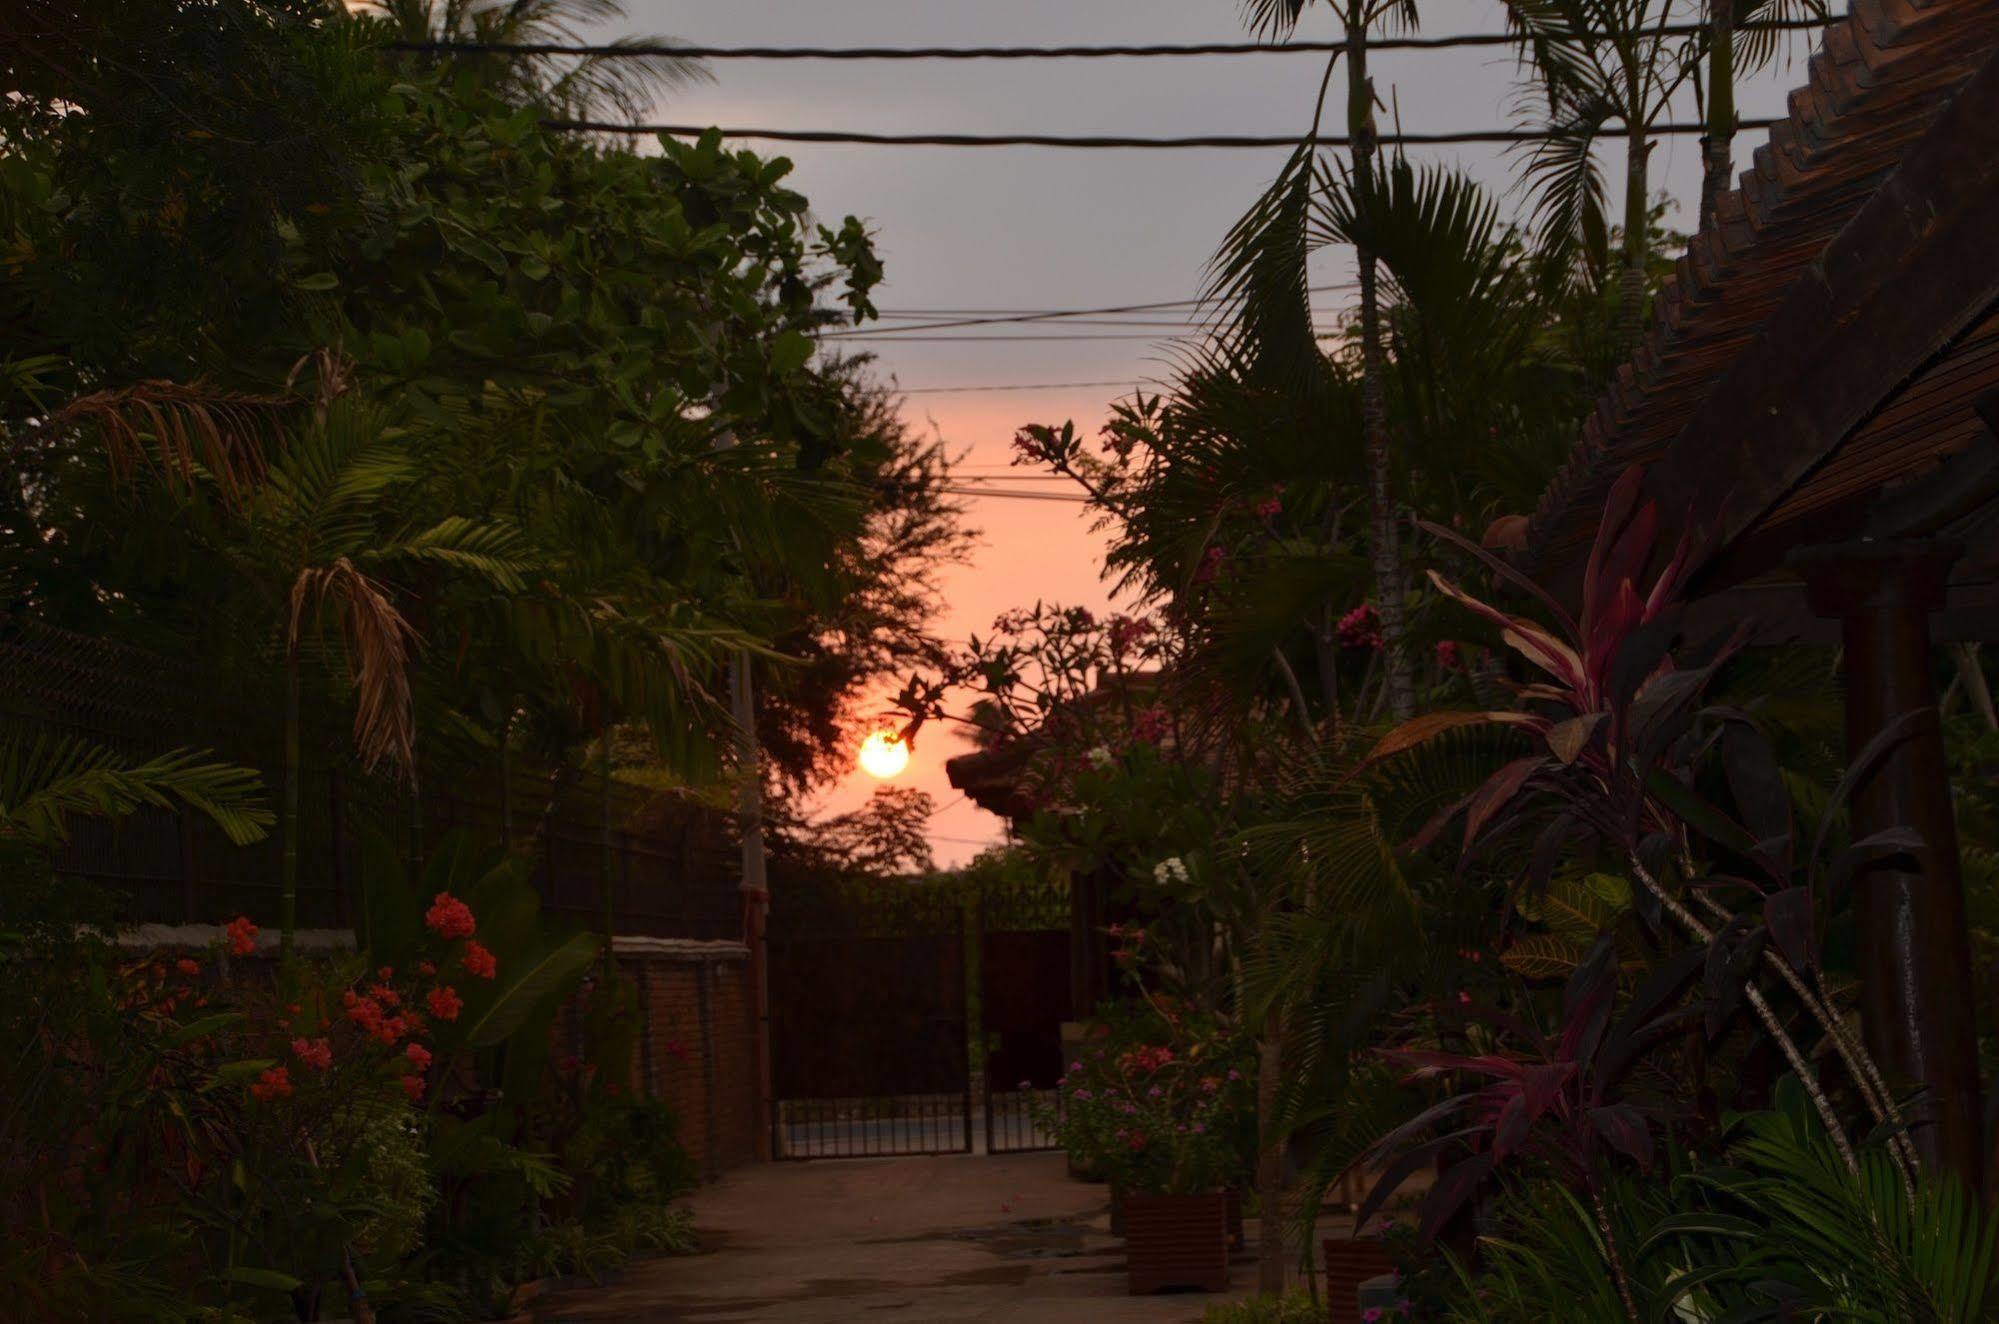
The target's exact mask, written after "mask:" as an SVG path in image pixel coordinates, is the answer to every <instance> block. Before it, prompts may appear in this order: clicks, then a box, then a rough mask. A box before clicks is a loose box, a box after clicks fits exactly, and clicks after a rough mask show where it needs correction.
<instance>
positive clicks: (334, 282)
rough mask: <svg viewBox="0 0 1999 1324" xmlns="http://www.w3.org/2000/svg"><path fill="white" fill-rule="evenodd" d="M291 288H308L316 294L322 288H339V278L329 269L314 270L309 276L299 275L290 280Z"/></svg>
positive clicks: (322, 289)
mask: <svg viewBox="0 0 1999 1324" xmlns="http://www.w3.org/2000/svg"><path fill="white" fill-rule="evenodd" d="M292 288H293V289H299V290H310V291H312V292H313V293H315V294H317V293H319V292H321V291H324V290H335V289H339V288H340V278H339V277H338V276H336V275H334V274H333V273H332V272H330V271H315V272H313V273H312V274H311V275H310V276H300V277H299V278H298V279H296V280H294V281H293V282H292Z"/></svg>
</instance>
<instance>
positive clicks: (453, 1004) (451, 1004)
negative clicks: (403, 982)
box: [423, 984, 465, 1021]
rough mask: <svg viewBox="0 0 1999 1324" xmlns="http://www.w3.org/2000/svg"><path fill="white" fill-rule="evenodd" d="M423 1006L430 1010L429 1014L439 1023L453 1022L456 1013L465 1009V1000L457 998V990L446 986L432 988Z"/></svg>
mask: <svg viewBox="0 0 1999 1324" xmlns="http://www.w3.org/2000/svg"><path fill="white" fill-rule="evenodd" d="M423 1005H424V1006H426V1007H429V1008H430V1014H431V1015H433V1016H435V1017H437V1019H439V1020H441V1021H455V1020H457V1019H458V1013H459V1012H461V1011H463V1010H464V1009H465V999H463V998H461V997H459V996H458V990H457V989H455V988H453V987H451V985H449V984H446V985H444V986H443V987H441V988H434V989H432V990H430V992H429V993H428V994H426V995H425V997H424V1000H423Z"/></svg>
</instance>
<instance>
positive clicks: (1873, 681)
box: [1791, 540, 1985, 1191]
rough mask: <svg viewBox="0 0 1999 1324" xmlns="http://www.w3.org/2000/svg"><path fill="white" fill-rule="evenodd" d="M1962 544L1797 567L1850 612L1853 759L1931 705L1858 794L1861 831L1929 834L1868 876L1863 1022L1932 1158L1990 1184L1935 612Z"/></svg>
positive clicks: (1878, 550)
mask: <svg viewBox="0 0 1999 1324" xmlns="http://www.w3.org/2000/svg"><path fill="white" fill-rule="evenodd" d="M1961 550H1962V549H1961V548H1960V547H1959V546H1958V545H1957V544H1955V543H1950V542H1944V541H1922V542H1913V541H1912V542H1901V541H1885V540H1884V541H1871V542H1859V543H1844V544H1839V545H1835V546H1826V547H1811V548H1805V549H1802V550H1800V551H1798V552H1796V553H1794V554H1793V555H1792V557H1791V564H1792V565H1793V567H1794V568H1796V569H1797V570H1798V571H1799V573H1801V574H1802V575H1803V576H1804V578H1805V582H1806V585H1807V587H1808V589H1809V591H1810V598H1811V605H1812V609H1813V610H1814V611H1816V612H1818V613H1819V614H1820V615H1822V616H1827V617H1832V618H1836V619H1837V620H1838V621H1839V622H1840V626H1841V634H1842V638H1843V641H1844V646H1845V671H1846V746H1847V753H1848V756H1849V757H1851V756H1853V755H1855V754H1857V753H1859V752H1860V750H1861V749H1862V748H1863V747H1865V746H1866V744H1867V742H1868V741H1870V740H1871V739H1873V738H1874V736H1875V735H1876V734H1877V733H1879V732H1880V731H1882V730H1884V729H1885V728H1887V727H1888V726H1890V725H1891V724H1893V723H1894V722H1896V721H1898V720H1900V719H1902V718H1903V717H1905V716H1906V715H1907V714H1910V713H1923V714H1925V716H1923V717H1922V718H1920V719H1919V720H1918V721H1917V723H1916V725H1915V728H1914V730H1913V731H1912V732H1910V733H1909V734H1908V736H1907V737H1906V738H1905V739H1903V740H1901V741H1900V743H1898V744H1896V745H1895V746H1894V747H1893V748H1892V749H1890V750H1889V751H1888V753H1887V754H1886V755H1884V756H1883V757H1882V758H1881V760H1880V761H1879V763H1878V764H1877V765H1876V766H1875V768H1874V769H1873V771H1872V772H1871V773H1870V774H1869V775H1868V776H1867V777H1866V779H1865V780H1863V781H1862V782H1861V783H1860V784H1859V786H1858V788H1857V789H1856V790H1855V792H1854V796H1853V801H1852V809H1851V814H1852V820H1853V835H1854V837H1855V839H1859V838H1861V837H1865V836H1868V835H1871V834H1873V833H1876V832H1880V831H1882V830H1884V829H1887V828H1907V829H1911V830H1913V831H1914V832H1915V833H1917V834H1918V835H1919V836H1920V837H1921V838H1922V841H1923V845H1922V847H1921V848H1920V849H1919V850H1917V851H1915V852H1914V855H1915V862H1916V868H1915V869H1913V870H1910V869H1903V868H1896V867H1894V866H1893V865H1892V864H1889V865H1883V866H1881V867H1877V868H1874V869H1871V870H1869V871H1867V872H1866V873H1864V874H1862V875H1861V877H1860V878H1859V880H1858V881H1857V882H1856V884H1855V895H1854V905H1855V908H1856V919H1857V921H1858V923H1857V925H1856V929H1857V932H1858V935H1859V951H1858V964H1859V973H1860V1016H1861V1028H1862V1031H1863V1034H1864V1038H1865V1040H1866V1045H1867V1049H1868V1051H1869V1052H1870V1053H1872V1054H1873V1055H1874V1058H1875V1060H1876V1061H1877V1062H1879V1063H1880V1064H1881V1067H1882V1069H1883V1070H1884V1071H1885V1072H1887V1074H1888V1076H1889V1084H1890V1086H1891V1087H1892V1088H1896V1089H1897V1090H1898V1091H1899V1090H1902V1089H1907V1088H1909V1087H1911V1086H1919V1087H1921V1088H1922V1089H1923V1090H1924V1091H1925V1097H1924V1099H1923V1101H1922V1102H1921V1103H1920V1104H1919V1105H1918V1107H1917V1108H1916V1109H1915V1110H1914V1111H1913V1112H1912V1115H1911V1117H1910V1122H1911V1124H1912V1130H1913V1135H1912V1138H1913V1139H1914V1141H1915V1144H1916V1149H1917V1152H1918V1153H1920V1154H1921V1155H1922V1157H1923V1160H1924V1162H1925V1163H1926V1164H1928V1165H1930V1166H1931V1167H1933V1168H1939V1169H1943V1170H1947V1171H1951V1172H1955V1173H1956V1174H1957V1175H1958V1176H1959V1177H1960V1178H1962V1179H1963V1181H1964V1182H1965V1184H1966V1185H1967V1186H1968V1187H1969V1188H1970V1189H1971V1190H1973V1191H1978V1190H1980V1189H1982V1187H1983V1185H1984V1176H1985V1156H1984V1151H1985V1145H1984V1125H1983V1114H1982V1111H1981V1109H1980V1106H1979V1082H1978V1044H1977V1038H1976V1034H1975V1030H1974V1027H1973V1024H1972V1009H1971V998H1970V996H1969V992H1968V990H1970V988H1971V987H1972V984H1971V949H1970V944H1969V941H1968V938H1967V934H1966V930H1965V919H1964V884H1963V880H1962V878H1961V876H1960V874H1959V866H1958V848H1957V824H1956V821H1955V819H1954V816H1953V815H1952V812H1951V801H1950V777H1949V772H1948V769H1947V768H1946V766H1945V762H1944V748H1943V730H1942V726H1941V724H1940V723H1939V721H1938V719H1937V714H1936V691H1935V686H1934V682H1933V681H1932V679H1931V674H1930V664H1931V656H1930V631H1929V617H1930V614H1931V613H1932V612H1934V611H1936V610H1937V609H1938V608H1939V607H1941V606H1942V605H1943V600H1944V588H1945V583H1946V580H1947V578H1948V575H1949V573H1950V567H1951V565H1952V563H1953V562H1955V561H1956V560H1957V558H1958V556H1959V555H1960V553H1961Z"/></svg>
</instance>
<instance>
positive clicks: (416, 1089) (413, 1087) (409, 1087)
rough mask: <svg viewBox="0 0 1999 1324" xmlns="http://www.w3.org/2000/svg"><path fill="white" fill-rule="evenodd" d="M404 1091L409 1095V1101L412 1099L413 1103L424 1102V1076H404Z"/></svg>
mask: <svg viewBox="0 0 1999 1324" xmlns="http://www.w3.org/2000/svg"><path fill="white" fill-rule="evenodd" d="M403 1093H404V1094H406V1095H408V1096H409V1101H410V1102H411V1103H422V1102H423V1077H422V1076H404V1077H403Z"/></svg>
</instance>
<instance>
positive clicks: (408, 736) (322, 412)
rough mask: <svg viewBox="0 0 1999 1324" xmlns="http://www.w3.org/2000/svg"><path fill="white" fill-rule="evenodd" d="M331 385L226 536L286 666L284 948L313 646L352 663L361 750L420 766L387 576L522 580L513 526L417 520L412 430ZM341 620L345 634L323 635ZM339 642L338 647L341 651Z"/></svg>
mask: <svg viewBox="0 0 1999 1324" xmlns="http://www.w3.org/2000/svg"><path fill="white" fill-rule="evenodd" d="M335 389H337V387H336V386H334V385H331V384H328V383H326V382H325V381H324V379H323V381H322V392H323V393H322V396H321V400H320V403H319V405H318V407H317V408H316V409H314V410H313V411H312V415H311V417H310V419H309V420H308V421H307V422H305V423H304V424H302V425H300V426H298V427H296V428H294V429H292V430H291V431H290V432H288V433H287V435H286V436H285V438H284V439H283V441H282V442H281V444H280V446H279V448H278V449H277V450H276V451H275V452H274V453H273V454H272V456H271V457H270V465H269V469H268V471H267V472H266V474H265V475H264V478H263V481H262V483H261V484H260V485H259V487H258V489H257V490H256V492H255V493H254V494H252V495H251V497H250V498H249V499H248V500H247V501H246V502H245V503H244V505H243V508H242V511H241V514H240V516H239V518H238V519H237V521H236V523H235V528H234V529H233V531H232V532H233V535H234V536H233V537H232V538H230V540H229V543H228V545H227V547H226V549H225V551H226V555H227V556H228V558H229V559H230V560H231V561H232V562H234V564H235V566H236V568H237V570H238V572H239V573H240V574H241V576H242V577H243V579H244V580H245V581H246V582H247V583H248V584H250V585H252V586H253V598H254V599H255V602H256V606H255V610H256V611H257V613H258V614H259V615H261V616H262V617H263V618H264V619H265V620H266V621H267V622H270V623H273V624H278V625H279V626H280V627H281V628H280V638H279V641H278V647H279V648H280V649H281V651H282V656H283V669H284V677H285V700H284V774H285V785H284V801H283V806H282V810H281V815H280V830H281V832H282V836H283V848H282V849H283V854H282V857H281V858H282V864H281V872H280V877H279V889H280V890H279V903H278V905H279V912H278V913H279V932H280V950H281V952H282V954H283V955H285V956H286V957H289V956H290V954H291V942H292V934H293V931H294V929H295V927H296V924H297V912H298V849H299V842H298V810H299V774H300V765H301V760H300V749H299V743H300V734H301V726H302V720H301V699H302V696H301V690H302V685H303V679H304V672H305V666H306V662H307V660H308V656H309V655H310V656H311V658H312V660H314V661H315V662H317V663H318V664H319V666H318V669H320V670H322V671H324V672H326V673H328V674H340V673H344V674H345V675H346V676H347V677H348V678H349V682H350V684H351V688H352V690H353V692H354V696H355V707H354V743H355V746H356V748H357V750H358V751H359V753H360V755H361V758H362V762H363V764H364V765H365V766H367V767H369V768H374V767H376V766H378V765H380V764H382V763H383V762H385V761H386V762H390V763H393V764H394V765H396V766H397V767H399V768H400V769H402V770H403V771H404V773H405V774H406V775H408V776H410V777H412V778H413V777H414V768H415V749H414V738H415V728H414V718H413V716H412V712H411V700H410V678H409V671H410V663H411V656H412V653H413V651H414V649H415V646H416V637H415V631H414V630H413V629H412V628H411V626H410V624H409V621H408V620H407V619H406V617H405V616H404V614H403V612H402V610H401V608H400V607H399V605H398V598H399V597H401V596H403V595H402V594H401V593H400V592H399V591H398V589H397V588H396V587H394V586H393V585H392V584H390V583H389V582H388V581H387V580H386V579H385V578H383V577H382V576H383V575H384V574H385V573H386V572H388V571H391V570H395V569H398V568H408V567H411V566H414V565H420V564H428V565H434V566H440V567H444V568H446V569H449V570H454V571H459V572H466V573H470V574H472V575H476V576H478V577H480V578H483V579H484V580H485V581H486V582H488V583H489V584H491V585H492V586H493V587H495V588H497V589H499V590H500V591H501V592H503V593H507V594H518V593H521V592H523V591H524V590H525V584H524V582H523V580H522V577H521V576H522V570H523V568H524V562H523V548H522V545H521V542H520V539H519V537H518V535H517V534H516V533H515V532H514V531H513V530H512V529H511V528H510V527H508V526H505V525H499V524H492V523H482V522H479V521H475V520H472V519H468V518H466V517H464V516H460V515H446V516H444V517H443V518H438V519H432V520H428V521H418V520H416V519H415V515H416V509H417V508H416V503H415V502H414V501H413V500H411V497H412V495H413V491H414V486H415V483H416V480H417V479H418V478H419V477H420V476H421V474H422V470H421V468H420V466H419V464H418V463H417V458H416V454H415V452H414V450H413V448H412V446H411V444H410V443H411V437H410V435H409V434H407V433H405V432H403V431H402V430H400V429H397V428H395V427H393V426H391V425H390V423H389V420H388V418H387V417H386V415H385V414H384V413H383V412H382V410H381V409H380V408H378V407H377V406H375V405H373V404H370V403H368V402H366V401H364V400H361V399H360V398H358V397H356V396H353V395H347V394H341V395H331V394H330V393H331V391H333V390H335ZM329 623H333V624H336V625H337V631H338V634H339V636H340V641H341V643H340V646H339V648H338V649H337V650H329V649H327V648H326V647H325V646H324V642H323V641H324V639H325V635H326V629H325V627H326V626H327V625H328V624H329ZM335 653H337V656H335Z"/></svg>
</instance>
